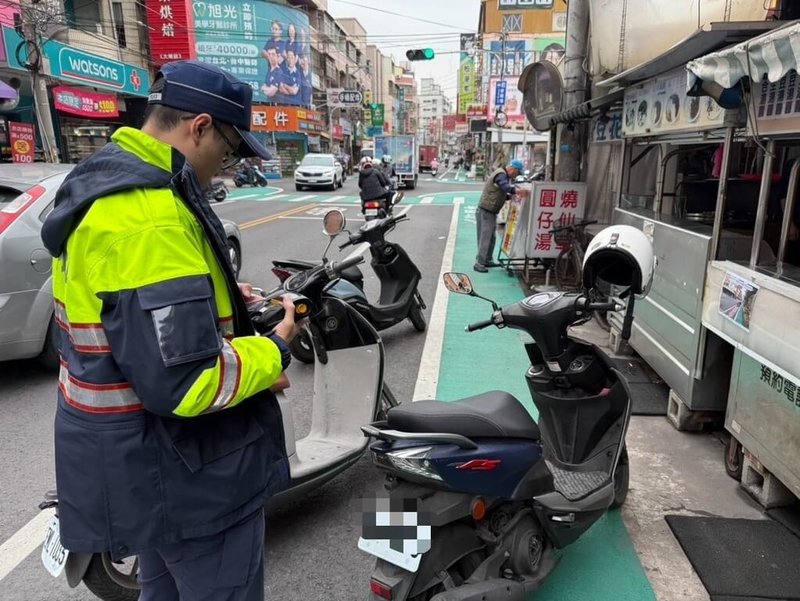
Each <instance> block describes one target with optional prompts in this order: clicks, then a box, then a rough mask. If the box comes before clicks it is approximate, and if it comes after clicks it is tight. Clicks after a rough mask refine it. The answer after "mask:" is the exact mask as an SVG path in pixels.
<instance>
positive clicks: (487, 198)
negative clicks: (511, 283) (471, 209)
mask: <svg viewBox="0 0 800 601" xmlns="http://www.w3.org/2000/svg"><path fill="white" fill-rule="evenodd" d="M524 168H525V166H524V165H523V163H522V161H520V160H519V159H514V160H513V161H511V162H510V163H509V164H508V165H506V166H505V167H500V168H499V169H496V170H495V171H494V172H493V173H492V174H491V175H490V176H489V178H488V179H487V180H486V184H484V186H483V192H481V199H480V201H479V202H478V210H477V212H476V213H475V217H476V222H477V224H478V255H477V256H476V257H475V265H474V266H473V267H472V268H473V269H474V270H475V271H479V272H481V273H486V272H487V271H489V269H488V268H489V267H498V266H499V265H500V264H499V263H497V262H496V261H493V260H492V255H493V254H494V244H495V240H496V237H497V235H496V231H497V214H498V213H499V212H500V209H502V208H503V205H504V204H505V202H506V200H507V199H508V198H510V197H511V196H513V195H514V194H516V192H517V189H516V187H515V186H514V185H513V184H511V181H513V180H514V179H515V178H516V177H517V176H518V175H519V173H520V171H522V170H523V169H524Z"/></svg>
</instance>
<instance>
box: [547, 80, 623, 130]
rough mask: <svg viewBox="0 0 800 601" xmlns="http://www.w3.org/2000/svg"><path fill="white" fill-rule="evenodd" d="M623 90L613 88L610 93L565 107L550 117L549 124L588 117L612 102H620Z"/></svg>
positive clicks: (607, 106)
mask: <svg viewBox="0 0 800 601" xmlns="http://www.w3.org/2000/svg"><path fill="white" fill-rule="evenodd" d="M624 92H625V91H624V90H622V89H619V90H614V91H613V92H611V93H610V94H605V95H604V96H598V97H597V98H592V99H591V100H587V101H586V102H582V103H581V104H579V105H577V106H573V107H572V108H570V109H567V110H566V111H561V112H560V113H558V114H557V115H555V116H554V117H551V118H550V125H551V126H553V125H557V124H558V123H570V122H572V121H584V120H586V119H590V118H591V117H593V116H594V115H596V114H597V113H598V112H601V111H603V110H606V109H608V108H610V107H611V106H613V105H614V104H617V103H621V102H622V96H623V94H624Z"/></svg>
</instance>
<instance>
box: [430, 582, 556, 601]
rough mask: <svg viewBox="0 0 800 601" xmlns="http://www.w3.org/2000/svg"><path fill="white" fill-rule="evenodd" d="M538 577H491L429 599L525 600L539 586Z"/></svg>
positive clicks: (446, 600)
mask: <svg viewBox="0 0 800 601" xmlns="http://www.w3.org/2000/svg"><path fill="white" fill-rule="evenodd" d="M539 582H540V581H539V580H538V579H534V578H531V579H526V580H521V581H520V580H509V579H508V578H492V579H491V580H483V581H481V582H476V583H474V584H464V585H461V586H459V587H458V588H454V589H452V590H449V591H444V592H442V593H439V594H438V595H434V596H433V597H431V601H525V599H527V597H528V595H529V594H530V593H532V592H533V591H535V590H536V589H537V588H538V587H539Z"/></svg>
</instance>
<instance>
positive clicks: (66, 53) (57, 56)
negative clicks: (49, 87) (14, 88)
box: [3, 27, 150, 96]
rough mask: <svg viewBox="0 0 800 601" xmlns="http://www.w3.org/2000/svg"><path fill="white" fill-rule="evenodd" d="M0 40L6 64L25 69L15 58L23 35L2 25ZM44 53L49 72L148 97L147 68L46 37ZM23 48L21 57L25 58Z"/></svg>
mask: <svg viewBox="0 0 800 601" xmlns="http://www.w3.org/2000/svg"><path fill="white" fill-rule="evenodd" d="M3 41H4V44H5V48H6V52H7V54H8V66H9V67H11V68H13V69H19V70H22V71H24V70H25V68H24V67H23V66H22V64H21V63H20V62H19V61H18V60H17V55H16V54H17V53H16V49H17V47H18V46H19V45H20V43H21V42H22V38H21V37H20V36H19V34H18V33H17V32H15V31H14V30H13V29H11V28H10V27H3ZM44 54H45V55H46V56H47V58H48V59H49V62H50V72H49V73H48V74H49V75H51V76H53V77H57V78H59V79H63V80H65V81H72V82H76V83H82V84H84V85H89V86H92V87H95V88H103V89H106V90H112V91H114V92H122V93H125V94H130V95H132V96H147V90H148V89H149V88H150V74H149V73H148V72H147V70H146V69H143V68H142V67H137V66H136V65H131V64H128V63H122V62H119V61H114V60H111V59H107V58H103V57H102V56H97V55H96V54H90V53H88V52H83V51H82V50H78V49H76V48H72V47H71V46H67V45H65V44H62V43H61V42H56V41H53V40H49V41H48V42H46V43H45V44H44ZM24 55H25V50H24V49H23V50H22V51H21V52H20V59H22V60H25V58H26V57H25V56H24Z"/></svg>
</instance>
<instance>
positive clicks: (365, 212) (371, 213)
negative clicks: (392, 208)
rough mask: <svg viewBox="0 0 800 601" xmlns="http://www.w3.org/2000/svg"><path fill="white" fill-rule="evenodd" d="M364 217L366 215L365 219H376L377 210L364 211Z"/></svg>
mask: <svg viewBox="0 0 800 601" xmlns="http://www.w3.org/2000/svg"><path fill="white" fill-rule="evenodd" d="M364 215H366V216H367V217H377V216H378V209H366V210H365V211H364Z"/></svg>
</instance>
